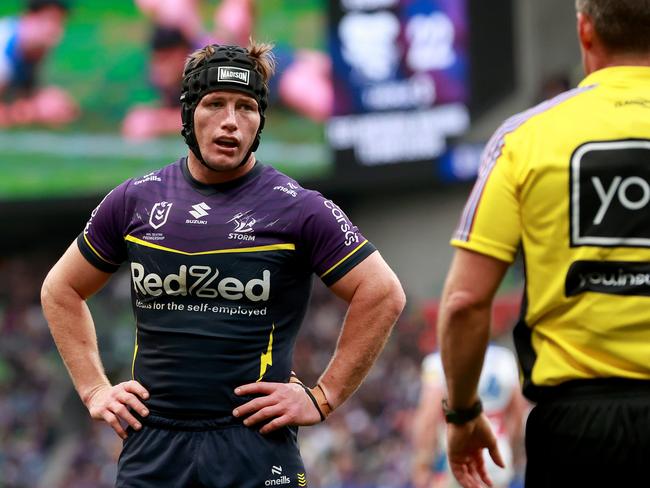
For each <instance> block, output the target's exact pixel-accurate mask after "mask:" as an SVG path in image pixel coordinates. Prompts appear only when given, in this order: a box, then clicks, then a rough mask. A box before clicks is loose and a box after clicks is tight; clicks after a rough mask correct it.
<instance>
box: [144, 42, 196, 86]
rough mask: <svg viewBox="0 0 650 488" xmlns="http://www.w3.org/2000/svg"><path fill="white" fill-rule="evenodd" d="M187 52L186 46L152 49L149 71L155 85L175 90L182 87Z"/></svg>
mask: <svg viewBox="0 0 650 488" xmlns="http://www.w3.org/2000/svg"><path fill="white" fill-rule="evenodd" d="M187 54H188V49H187V48H186V47H185V46H176V47H170V48H165V49H157V50H154V51H152V53H151V60H150V62H149V63H150V64H149V71H150V76H151V81H152V82H153V84H154V86H156V87H159V88H161V89H162V90H173V89H177V88H178V87H180V86H181V81H182V79H183V68H184V67H185V59H186V58H187Z"/></svg>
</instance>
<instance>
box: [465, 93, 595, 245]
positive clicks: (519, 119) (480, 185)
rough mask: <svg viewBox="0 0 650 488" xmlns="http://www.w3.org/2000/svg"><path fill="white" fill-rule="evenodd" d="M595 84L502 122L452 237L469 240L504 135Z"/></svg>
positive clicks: (486, 147) (498, 155) (486, 148)
mask: <svg viewBox="0 0 650 488" xmlns="http://www.w3.org/2000/svg"><path fill="white" fill-rule="evenodd" d="M594 86H595V85H590V86H585V87H579V88H575V89H573V90H569V91H567V92H565V93H563V94H561V95H558V96H557V97H555V98H552V99H551V100H547V101H545V102H543V103H540V104H539V105H537V106H535V107H533V108H531V109H529V110H526V111H525V112H522V113H520V114H518V115H515V116H513V117H511V118H509V119H508V120H506V121H505V122H504V124H503V125H502V126H501V127H500V128H499V129H498V130H497V131H496V132H495V133H494V135H493V136H492V138H491V139H490V141H489V142H488V143H487V145H486V146H485V149H484V151H483V155H482V156H481V160H482V161H481V166H480V168H479V172H478V178H477V180H476V183H475V184H474V188H473V189H472V193H471V194H470V196H469V198H468V200H467V204H466V205H465V208H464V210H463V213H462V216H461V219H460V223H459V225H458V229H457V230H456V233H455V234H454V238H455V239H458V240H460V241H469V236H470V234H471V232H472V227H473V226H474V219H475V217H476V210H477V208H478V206H479V202H480V201H481V197H482V196H483V190H484V189H485V186H486V184H487V181H488V179H489V177H490V174H491V173H492V170H493V169H494V166H495V165H496V162H497V160H498V159H499V157H500V156H501V153H502V151H503V146H504V144H505V137H506V136H507V135H508V134H510V133H511V132H513V131H514V130H516V129H517V128H519V127H520V126H521V125H523V124H524V122H526V121H528V120H529V119H531V118H532V117H534V116H535V115H538V114H541V113H543V112H546V111H547V110H549V109H551V108H553V107H555V106H556V105H559V104H561V103H563V102H565V101H566V100H569V99H570V98H573V97H574V96H576V95H578V94H580V93H583V92H585V91H587V90H590V89H592V88H593V87H594Z"/></svg>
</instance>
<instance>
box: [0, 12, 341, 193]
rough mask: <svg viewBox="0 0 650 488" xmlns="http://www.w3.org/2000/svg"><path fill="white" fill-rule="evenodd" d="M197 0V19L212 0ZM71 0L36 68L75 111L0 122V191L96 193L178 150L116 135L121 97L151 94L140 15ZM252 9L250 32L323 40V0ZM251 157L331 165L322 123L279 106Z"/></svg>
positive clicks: (317, 173)
mask: <svg viewBox="0 0 650 488" xmlns="http://www.w3.org/2000/svg"><path fill="white" fill-rule="evenodd" d="M203 3H204V5H203V6H202V9H203V11H204V14H205V15H204V18H205V19H206V27H207V26H208V24H207V22H209V19H210V18H211V12H212V10H213V9H214V6H215V5H216V2H207V1H204V2H203ZM22 4H23V1H22V0H2V2H0V17H3V16H7V15H16V14H17V12H19V10H20V7H21V5H22ZM73 5H74V8H73V10H72V13H71V16H70V18H69V20H68V23H67V28H66V33H65V36H64V39H63V40H62V42H61V44H60V45H59V46H58V47H57V48H56V50H55V51H54V52H53V53H52V55H51V56H50V57H49V58H48V60H47V62H46V64H45V65H44V67H43V73H42V74H43V76H42V78H43V80H44V82H46V83H48V84H56V85H60V86H62V87H65V88H66V89H67V90H68V91H69V92H70V93H71V94H72V95H73V97H74V98H75V99H76V100H77V101H78V103H79V104H80V105H81V108H82V111H83V113H82V116H81V118H80V119H79V120H78V121H77V122H75V123H74V124H72V125H71V126H69V127H66V128H63V129H57V130H51V129H47V128H44V127H29V128H25V129H20V130H18V129H11V130H7V131H3V132H0V174H1V175H2V177H1V178H0V200H8V199H14V198H20V199H31V198H45V197H55V196H72V195H93V194H102V193H105V192H106V191H107V190H108V189H110V188H112V187H113V186H115V185H116V184H118V183H119V182H121V181H123V180H124V179H126V178H128V177H131V176H134V175H138V174H144V173H147V172H149V171H151V170H152V169H155V168H158V167H160V166H163V165H165V164H167V163H169V162H171V161H173V160H174V159H176V158H177V157H178V156H181V155H183V154H184V153H185V152H186V148H185V146H184V145H183V143H182V140H181V138H180V136H178V137H169V138H164V139H161V140H159V141H153V142H146V143H142V144H134V143H130V142H127V141H124V140H123V139H122V138H121V137H120V136H119V127H120V124H121V121H122V118H123V117H124V115H125V114H126V113H127V111H128V109H129V107H131V106H132V105H133V104H136V103H149V102H153V101H155V99H156V94H155V92H154V91H153V90H152V89H151V88H150V86H149V85H148V82H147V56H148V48H147V38H148V35H149V29H150V23H149V21H148V20H147V19H146V18H144V17H143V16H142V15H141V14H140V13H139V12H138V11H137V9H136V8H135V6H134V4H133V1H132V0H111V1H109V0H74V1H73ZM257 9H258V10H257V11H258V19H259V21H257V23H256V28H255V30H256V34H255V35H256V37H257V38H258V39H260V40H264V41H273V42H277V43H287V44H290V45H293V46H296V47H301V48H323V45H324V39H325V36H324V22H325V19H324V9H325V2H324V0H301V1H300V2H296V1H291V0H264V1H258V2H257ZM97 145H99V148H98V146H97ZM258 157H259V159H261V160H262V161H264V162H266V163H269V164H273V165H274V166H276V167H277V168H278V169H280V170H283V171H286V172H288V173H290V174H291V175H292V176H295V177H297V178H314V177H325V176H326V175H327V174H329V171H330V170H331V162H330V160H331V158H330V155H329V152H328V150H327V148H326V146H325V143H324V135H323V127H322V125H320V124H317V123H314V122H311V121H309V120H307V119H304V118H302V117H299V116H297V115H295V114H294V113H292V112H290V111H288V110H286V109H284V108H282V107H281V106H274V107H272V108H271V109H270V112H269V114H268V116H267V124H266V128H265V130H264V135H263V140H262V145H261V147H260V150H259V151H258Z"/></svg>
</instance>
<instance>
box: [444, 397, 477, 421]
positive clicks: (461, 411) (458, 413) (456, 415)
mask: <svg viewBox="0 0 650 488" xmlns="http://www.w3.org/2000/svg"><path fill="white" fill-rule="evenodd" d="M442 411H443V412H444V413H445V420H446V421H447V423H449V424H455V425H463V424H466V423H467V422H469V421H470V420H474V419H475V418H476V417H478V416H479V415H481V412H483V404H482V403H481V400H476V402H475V403H474V404H473V405H472V406H471V407H469V408H456V409H451V408H449V403H448V402H447V399H446V398H445V399H443V400H442Z"/></svg>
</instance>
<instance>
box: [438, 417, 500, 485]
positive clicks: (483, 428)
mask: <svg viewBox="0 0 650 488" xmlns="http://www.w3.org/2000/svg"><path fill="white" fill-rule="evenodd" d="M483 449H487V450H488V452H489V453H490V457H491V458H492V460H493V461H494V463H495V464H496V465H497V466H500V467H502V468H504V467H505V463H504V462H503V458H502V457H501V453H500V452H499V449H498V448H497V440H496V437H495V436H494V433H493V432H492V427H491V426H490V421H489V420H488V418H487V416H486V415H485V414H484V413H482V414H481V415H479V416H478V417H476V419H474V420H470V421H469V422H467V423H466V424H463V425H454V424H447V457H448V459H449V467H450V468H451V472H452V473H453V474H454V477H455V478H456V480H458V482H459V483H460V485H461V486H462V487H463V488H482V487H483V486H485V485H487V486H492V480H491V479H490V477H489V476H488V473H487V467H486V466H485V461H484V459H483ZM483 483H485V485H484V484H483Z"/></svg>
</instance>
